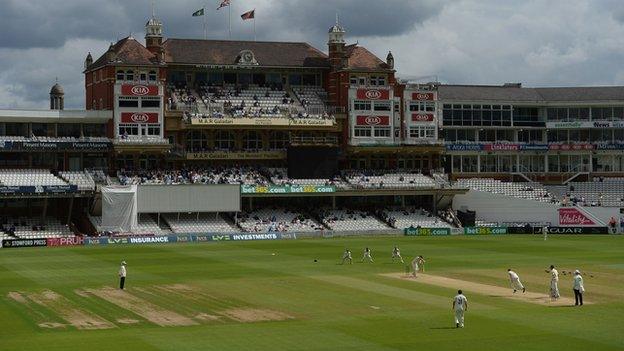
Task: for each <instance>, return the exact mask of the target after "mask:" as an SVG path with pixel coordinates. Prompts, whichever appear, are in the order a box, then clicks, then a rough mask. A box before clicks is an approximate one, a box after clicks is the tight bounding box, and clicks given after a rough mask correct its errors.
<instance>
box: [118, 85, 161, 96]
mask: <svg viewBox="0 0 624 351" xmlns="http://www.w3.org/2000/svg"><path fill="white" fill-rule="evenodd" d="M121 95H130V96H156V95H158V86H157V85H141V84H137V85H134V84H123V85H122V86H121Z"/></svg>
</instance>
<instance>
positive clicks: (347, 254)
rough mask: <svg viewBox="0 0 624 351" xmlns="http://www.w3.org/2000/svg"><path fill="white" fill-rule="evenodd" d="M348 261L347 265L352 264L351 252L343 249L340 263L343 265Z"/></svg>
mask: <svg viewBox="0 0 624 351" xmlns="http://www.w3.org/2000/svg"><path fill="white" fill-rule="evenodd" d="M347 260H348V261H349V264H353V259H352V258H351V251H350V250H349V249H345V252H344V254H343V255H342V263H341V264H344V263H345V261H347Z"/></svg>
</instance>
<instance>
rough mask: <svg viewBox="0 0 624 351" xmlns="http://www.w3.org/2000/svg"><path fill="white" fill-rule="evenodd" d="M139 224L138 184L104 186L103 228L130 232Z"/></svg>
mask: <svg viewBox="0 0 624 351" xmlns="http://www.w3.org/2000/svg"><path fill="white" fill-rule="evenodd" d="M137 226H138V223H137V186H136V185H129V186H106V187H103V188H102V225H101V230H102V231H113V232H130V231H134V230H136V228H137Z"/></svg>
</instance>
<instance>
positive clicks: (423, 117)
mask: <svg viewBox="0 0 624 351" xmlns="http://www.w3.org/2000/svg"><path fill="white" fill-rule="evenodd" d="M412 122H433V114H432V113H412Z"/></svg>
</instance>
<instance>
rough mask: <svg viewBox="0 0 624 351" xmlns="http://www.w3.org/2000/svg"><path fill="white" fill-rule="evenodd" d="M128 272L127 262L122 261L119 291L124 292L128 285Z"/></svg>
mask: <svg viewBox="0 0 624 351" xmlns="http://www.w3.org/2000/svg"><path fill="white" fill-rule="evenodd" d="M127 273H128V271H127V270H126V261H121V266H120V267H119V289H121V290H123V289H124V285H126V274H127Z"/></svg>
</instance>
